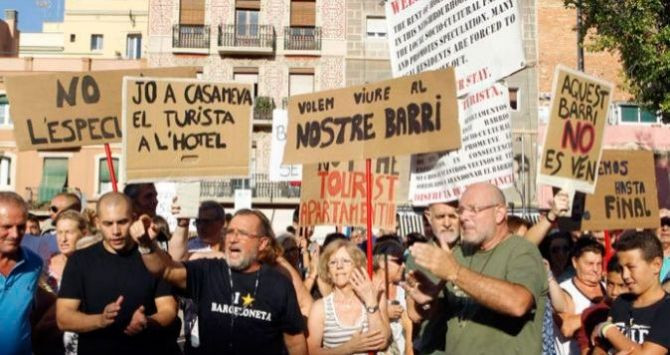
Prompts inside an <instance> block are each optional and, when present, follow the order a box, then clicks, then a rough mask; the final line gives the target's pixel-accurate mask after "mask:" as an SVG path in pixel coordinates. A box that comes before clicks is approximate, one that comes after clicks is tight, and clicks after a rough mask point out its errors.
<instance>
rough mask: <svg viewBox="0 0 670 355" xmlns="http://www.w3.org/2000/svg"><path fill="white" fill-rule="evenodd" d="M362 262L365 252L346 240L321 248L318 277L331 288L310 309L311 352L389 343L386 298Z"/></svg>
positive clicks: (356, 351)
mask: <svg viewBox="0 0 670 355" xmlns="http://www.w3.org/2000/svg"><path fill="white" fill-rule="evenodd" d="M365 265H366V264H365V254H363V252H362V251H361V250H360V249H358V247H356V245H355V244H353V243H351V242H349V241H346V240H337V241H335V242H333V243H331V244H329V245H328V247H326V249H325V250H324V251H323V254H322V255H321V258H320V260H319V277H320V278H321V279H322V280H323V281H325V282H326V283H328V284H329V285H330V286H331V287H332V289H333V291H332V292H331V293H330V294H328V295H326V296H325V297H324V298H322V299H320V300H317V301H316V302H315V303H314V306H313V307H312V310H311V312H310V315H309V318H308V323H307V327H308V330H309V335H308V337H307V346H308V347H309V353H310V354H333V355H334V354H338V355H339V354H342V355H345V354H359V353H362V354H364V353H367V352H368V351H382V350H383V349H385V348H386V347H387V346H388V343H389V337H390V328H389V321H388V318H387V317H386V309H385V308H386V306H385V305H386V300H385V299H383V295H382V293H381V292H380V291H381V288H380V287H379V285H373V283H372V281H370V279H369V278H368V276H367V274H366V271H365ZM380 307H381V309H380Z"/></svg>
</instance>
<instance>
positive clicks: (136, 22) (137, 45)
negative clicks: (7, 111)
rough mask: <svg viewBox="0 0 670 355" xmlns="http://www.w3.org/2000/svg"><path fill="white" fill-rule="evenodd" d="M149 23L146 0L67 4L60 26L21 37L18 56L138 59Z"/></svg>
mask: <svg viewBox="0 0 670 355" xmlns="http://www.w3.org/2000/svg"><path fill="white" fill-rule="evenodd" d="M148 19H149V16H148V0H114V1H109V0H67V1H65V10H64V14H63V21H62V22H44V24H43V29H42V32H40V33H24V34H23V36H22V37H21V41H20V56H21V57H54V56H58V57H70V58H77V57H87V58H96V59H140V58H142V57H143V56H144V52H145V48H146V44H145V41H146V38H147V29H148Z"/></svg>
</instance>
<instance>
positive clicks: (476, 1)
mask: <svg viewBox="0 0 670 355" xmlns="http://www.w3.org/2000/svg"><path fill="white" fill-rule="evenodd" d="M386 21H387V27H388V33H389V35H388V43H389V51H390V53H391V68H392V71H393V76H394V77H400V76H405V75H412V74H417V73H420V72H422V71H425V70H434V69H438V68H445V67H455V68H456V79H457V82H458V86H457V89H458V94H459V96H461V95H463V94H467V93H471V92H474V91H477V90H481V89H483V88H486V87H489V86H491V85H493V83H495V82H496V81H498V80H500V79H502V78H504V77H506V76H509V75H510V74H512V73H514V72H516V71H518V70H520V69H523V68H524V67H525V65H526V64H525V61H526V60H525V58H524V52H523V42H522V37H521V16H520V11H519V1H517V0H505V1H486V0H469V1H415V0H389V1H386Z"/></svg>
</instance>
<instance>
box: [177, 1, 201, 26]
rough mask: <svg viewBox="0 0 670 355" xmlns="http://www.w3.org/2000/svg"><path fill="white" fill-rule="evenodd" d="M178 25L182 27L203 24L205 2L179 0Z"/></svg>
mask: <svg viewBox="0 0 670 355" xmlns="http://www.w3.org/2000/svg"><path fill="white" fill-rule="evenodd" d="M179 23H180V24H182V25H204V24H205V0H181V1H180V2H179Z"/></svg>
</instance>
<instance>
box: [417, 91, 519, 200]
mask: <svg viewBox="0 0 670 355" xmlns="http://www.w3.org/2000/svg"><path fill="white" fill-rule="evenodd" d="M458 107H459V110H460V113H459V117H460V121H461V137H463V146H462V147H461V149H458V150H454V151H449V152H435V153H427V154H416V155H413V156H412V168H411V179H410V185H409V199H410V200H411V201H412V204H413V205H415V206H427V205H429V204H431V203H433V202H448V201H454V200H458V199H459V198H460V197H461V195H462V194H463V192H465V188H466V187H467V186H468V185H470V184H474V183H477V182H483V181H489V182H491V183H492V184H494V185H497V186H498V187H500V188H506V187H508V186H511V185H512V184H513V183H514V178H513V173H514V172H513V163H512V154H513V153H512V119H511V114H510V108H509V91H508V89H507V87H506V86H504V85H501V84H495V85H493V86H491V87H489V88H486V89H484V90H480V91H476V92H473V93H472V94H470V95H467V96H466V97H465V98H463V99H460V100H459V106H458Z"/></svg>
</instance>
